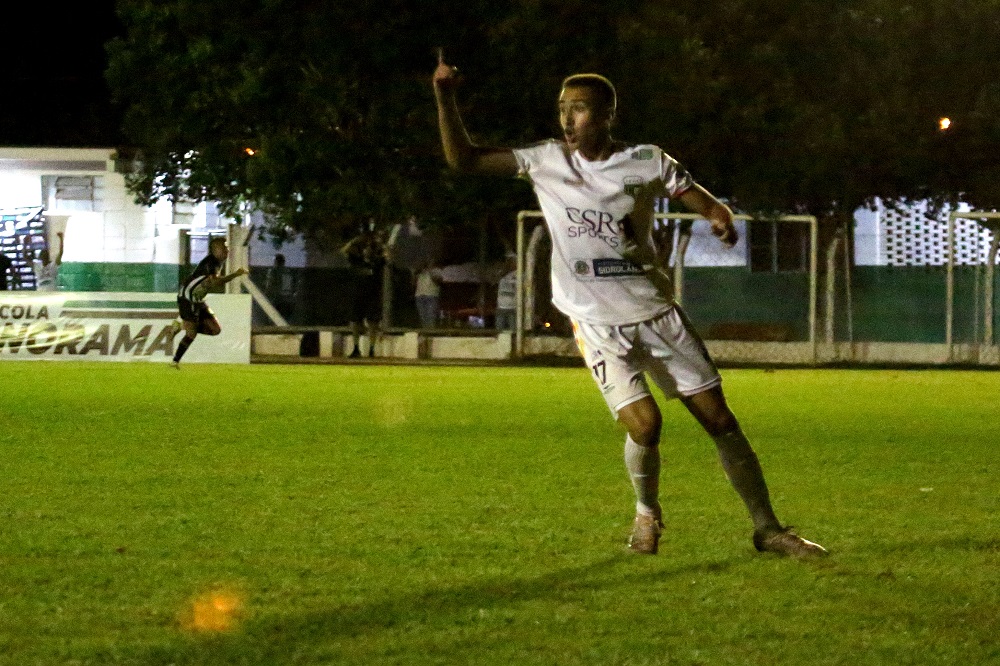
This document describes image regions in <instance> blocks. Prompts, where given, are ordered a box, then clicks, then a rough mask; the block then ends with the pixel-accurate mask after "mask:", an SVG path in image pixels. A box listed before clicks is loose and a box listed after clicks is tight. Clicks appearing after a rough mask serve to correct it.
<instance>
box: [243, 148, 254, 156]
mask: <svg viewBox="0 0 1000 666" xmlns="http://www.w3.org/2000/svg"><path fill="white" fill-rule="evenodd" d="M243 152H245V153H246V154H247V155H249V156H251V157H253V156H254V155H256V154H257V151H256V150H254V149H253V148H244V149H243Z"/></svg>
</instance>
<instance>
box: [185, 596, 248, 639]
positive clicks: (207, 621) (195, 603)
mask: <svg viewBox="0 0 1000 666" xmlns="http://www.w3.org/2000/svg"><path fill="white" fill-rule="evenodd" d="M242 610H243V600H242V599H241V598H240V596H239V595H237V594H236V593H234V592H228V591H225V590H212V591H211V592H206V593H204V594H201V595H198V596H197V597H195V598H194V599H193V600H192V601H191V602H190V604H189V606H188V607H187V608H186V609H184V612H183V613H182V617H181V624H182V625H183V626H184V628H185V629H190V630H193V631H201V632H221V631H231V630H232V629H235V628H236V625H237V623H238V621H239V619H240V616H241V613H242Z"/></svg>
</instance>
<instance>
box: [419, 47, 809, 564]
mask: <svg viewBox="0 0 1000 666" xmlns="http://www.w3.org/2000/svg"><path fill="white" fill-rule="evenodd" d="M433 83H434V92H435V98H436V100H437V107H438V123H439V126H440V131H441V141H442V144H443V147H444V154H445V159H446V160H447V162H448V164H449V165H450V166H451V167H452V168H454V169H458V170H461V171H469V172H478V173H487V174H495V175H500V176H508V177H513V176H518V175H520V176H522V177H526V178H527V179H529V180H530V182H531V183H532V186H533V187H534V190H535V194H536V196H537V197H538V201H539V204H540V206H541V209H542V213H543V216H544V218H545V222H546V225H547V226H548V230H549V234H550V236H551V238H552V262H551V263H552V293H553V297H552V301H553V304H554V305H555V306H556V307H557V308H559V310H560V311H561V312H563V313H565V314H566V315H567V316H568V317H569V318H570V319H571V321H572V323H573V330H574V333H575V335H576V340H577V344H578V345H579V347H580V352H581V354H582V355H583V358H584V361H585V362H586V364H587V365H588V367H589V368H590V372H591V376H592V378H593V379H594V381H595V382H596V383H597V385H598V388H599V389H600V391H601V393H602V394H603V395H604V399H605V401H606V402H607V404H608V407H609V408H610V409H611V411H612V413H613V414H614V415H615V418H617V419H618V421H619V422H620V423H622V424H623V425H624V426H625V429H626V430H627V432H628V434H627V436H626V438H625V466H626V469H627V470H628V474H629V477H630V478H631V481H632V485H633V488H634V490H635V494H636V517H635V520H634V522H633V525H632V534H631V537H630V539H629V547H630V548H631V549H632V550H633V551H635V552H638V553H647V554H655V553H656V552H657V550H658V547H659V539H660V535H661V533H662V531H663V515H662V509H661V507H660V502H659V478H660V450H659V441H660V429H661V425H662V416H661V413H660V409H659V407H658V405H657V404H656V401H655V400H654V399H653V396H652V394H651V393H650V390H649V387H648V385H647V383H646V376H647V375H648V376H649V377H650V378H652V380H653V381H654V382H655V383H656V385H657V386H659V387H660V388H661V389H662V390H663V392H664V394H665V395H666V396H667V397H668V398H672V397H677V398H679V399H680V400H681V401H682V402H683V404H684V405H685V406H686V407H687V409H688V410H689V411H690V412H691V414H692V415H694V417H695V418H696V419H697V420H698V422H699V423H700V424H701V425H702V427H703V428H704V429H705V430H706V432H707V433H708V434H709V435H710V436H711V437H712V439H713V440H714V441H715V443H716V447H717V449H718V452H719V457H720V460H721V462H722V466H723V469H724V470H725V472H726V475H727V477H728V478H729V480H730V482H731V483H732V485H733V487H734V488H735V490H736V492H737V493H738V494H739V496H740V497H741V499H742V500H743V502H744V504H745V505H746V507H747V509H748V511H749V512H750V517H751V519H752V521H753V526H754V531H753V544H754V546H755V547H756V548H757V550H760V551H771V552H775V553H778V554H782V555H789V556H792V557H799V558H806V557H815V556H820V555H825V554H826V550H825V549H824V548H823V547H822V546H820V545H818V544H815V543H813V542H811V541H807V540H806V539H803V538H802V537H800V536H798V535H797V534H795V532H793V531H792V530H791V529H790V528H788V527H785V526H783V525H782V524H781V523H780V522H779V521H778V519H777V517H776V516H775V514H774V510H773V509H772V506H771V501H770V497H769V494H768V489H767V484H766V483H765V481H764V475H763V472H762V470H761V467H760V463H759V462H758V459H757V455H756V454H755V453H754V451H753V449H752V448H751V446H750V444H749V442H748V441H747V438H746V436H745V435H744V434H743V431H742V430H741V429H740V425H739V423H738V422H737V420H736V417H735V416H734V415H733V413H732V411H731V410H730V409H729V407H728V405H727V404H726V399H725V396H724V395H723V392H722V380H721V378H720V376H719V373H718V371H717V370H716V368H715V365H714V364H713V363H712V361H711V359H710V358H709V356H708V353H707V351H706V350H705V346H704V345H703V344H702V342H701V340H700V339H699V338H698V336H697V334H696V333H695V332H694V330H693V329H692V328H691V326H690V324H689V323H688V321H687V319H686V317H685V316H684V313H683V312H682V311H681V309H680V307H679V306H677V305H676V304H675V303H674V302H673V297H672V289H671V288H670V285H669V278H668V277H667V276H666V274H665V273H663V272H662V271H661V270H659V269H658V268H656V267H655V265H654V257H655V251H656V248H655V245H654V243H653V240H652V224H653V212H654V204H655V202H656V200H657V199H658V198H661V197H668V198H670V199H679V200H680V201H681V202H682V203H683V204H684V205H685V207H687V208H688V209H690V210H692V211H694V212H695V213H697V214H699V215H701V216H703V217H704V218H705V219H706V220H708V221H709V223H710V224H711V225H712V232H713V233H714V234H715V235H716V236H717V237H718V238H719V239H720V240H721V241H722V242H723V243H724V244H726V245H727V246H730V247H731V246H732V245H733V244H734V243H735V242H736V238H737V236H736V229H735V227H734V226H733V214H732V211H730V210H729V208H728V207H727V206H725V205H724V204H722V203H721V202H720V201H718V200H717V199H716V198H715V197H713V196H712V195H711V194H709V193H708V191H706V190H705V189H704V188H703V187H701V186H700V185H698V184H697V183H695V182H694V181H693V180H692V178H691V176H690V175H689V174H688V173H687V172H686V171H685V170H684V169H683V168H682V167H681V166H680V164H678V163H677V162H676V161H675V160H674V159H673V158H671V157H670V156H669V155H667V154H666V153H664V152H663V151H662V150H661V149H660V148H658V147H657V146H654V145H648V144H640V145H627V144H624V143H621V142H619V141H615V140H614V139H612V137H611V125H612V122H613V120H614V116H615V107H616V94H615V89H614V86H613V85H612V84H611V82H610V81H608V80H607V79H605V78H604V77H602V76H599V75H596V74H578V75H574V76H571V77H569V78H567V79H566V80H565V81H564V82H563V86H562V90H561V92H560V94H559V102H558V109H559V120H560V124H561V125H562V129H563V134H564V137H563V140H561V141H560V140H556V139H550V140H548V141H543V142H541V143H538V144H536V145H533V146H529V147H526V148H519V149H510V148H489V147H482V146H477V145H474V144H473V143H472V141H471V139H470V138H469V135H468V133H467V132H466V130H465V126H464V124H463V122H462V118H461V114H460V113H459V110H458V105H457V102H456V98H455V91H456V88H457V86H458V71H457V68H455V67H452V66H450V65H448V64H446V63H445V62H444V60H443V57H442V56H441V55H440V54H439V58H438V66H437V69H436V70H435V72H434V76H433Z"/></svg>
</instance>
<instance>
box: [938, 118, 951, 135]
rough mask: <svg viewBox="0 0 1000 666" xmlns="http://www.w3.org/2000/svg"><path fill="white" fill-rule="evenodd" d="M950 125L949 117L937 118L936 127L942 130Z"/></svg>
mask: <svg viewBox="0 0 1000 666" xmlns="http://www.w3.org/2000/svg"><path fill="white" fill-rule="evenodd" d="M950 127H951V118H940V119H938V129H939V130H941V131H942V132H944V131H947V130H948V128H950Z"/></svg>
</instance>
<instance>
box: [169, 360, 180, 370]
mask: <svg viewBox="0 0 1000 666" xmlns="http://www.w3.org/2000/svg"><path fill="white" fill-rule="evenodd" d="M170 367H171V368H173V369H174V370H180V369H181V362H180V361H171V362H170Z"/></svg>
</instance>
